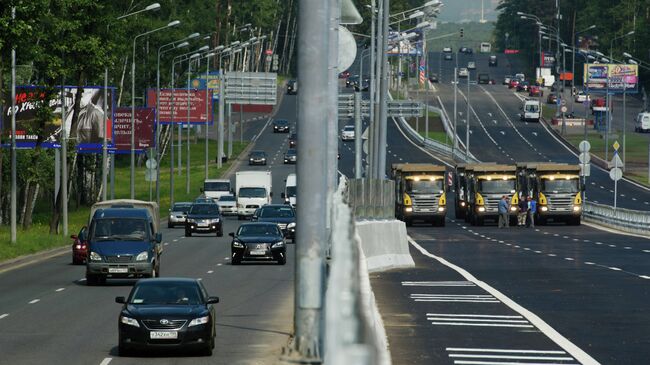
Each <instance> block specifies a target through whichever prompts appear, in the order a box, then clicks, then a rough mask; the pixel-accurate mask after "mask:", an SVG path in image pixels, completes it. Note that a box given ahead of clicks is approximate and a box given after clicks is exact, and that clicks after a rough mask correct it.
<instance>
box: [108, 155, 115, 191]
mask: <svg viewBox="0 0 650 365" xmlns="http://www.w3.org/2000/svg"><path fill="white" fill-rule="evenodd" d="M109 165H110V169H111V200H113V199H115V156H111V159H110V163H109Z"/></svg>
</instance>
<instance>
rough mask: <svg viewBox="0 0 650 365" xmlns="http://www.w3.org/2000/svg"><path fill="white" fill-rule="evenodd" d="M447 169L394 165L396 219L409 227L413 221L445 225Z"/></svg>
mask: <svg viewBox="0 0 650 365" xmlns="http://www.w3.org/2000/svg"><path fill="white" fill-rule="evenodd" d="M445 172H446V168H445V166H437V165H432V164H410V163H405V164H393V166H392V169H391V175H392V178H393V180H395V216H396V218H397V219H399V220H402V221H404V222H405V223H406V225H407V226H410V225H411V224H413V222H414V221H422V222H425V223H431V224H432V225H437V226H444V225H445V217H446V214H447V192H446V191H447V190H446V188H445Z"/></svg>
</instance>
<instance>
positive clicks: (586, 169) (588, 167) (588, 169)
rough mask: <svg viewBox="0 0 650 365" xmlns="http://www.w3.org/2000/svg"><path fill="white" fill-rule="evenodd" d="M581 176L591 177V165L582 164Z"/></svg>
mask: <svg viewBox="0 0 650 365" xmlns="http://www.w3.org/2000/svg"><path fill="white" fill-rule="evenodd" d="M579 166H580V176H590V175H591V164H588V163H587V164H580V165H579Z"/></svg>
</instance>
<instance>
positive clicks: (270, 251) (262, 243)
mask: <svg viewBox="0 0 650 365" xmlns="http://www.w3.org/2000/svg"><path fill="white" fill-rule="evenodd" d="M229 235H230V237H232V244H231V252H232V264H233V265H239V264H240V263H241V262H242V261H260V260H267V261H268V260H270V261H277V262H278V264H280V265H284V264H286V263H287V247H286V244H285V242H284V236H283V235H282V231H281V230H280V227H278V225H277V224H276V223H270V222H253V223H244V224H242V225H241V226H239V229H237V232H230V233H229Z"/></svg>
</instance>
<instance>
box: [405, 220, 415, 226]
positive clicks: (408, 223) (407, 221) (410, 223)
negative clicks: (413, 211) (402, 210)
mask: <svg viewBox="0 0 650 365" xmlns="http://www.w3.org/2000/svg"><path fill="white" fill-rule="evenodd" d="M404 223H406V226H407V227H410V226H412V225H413V219H411V218H406V219H404Z"/></svg>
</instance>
